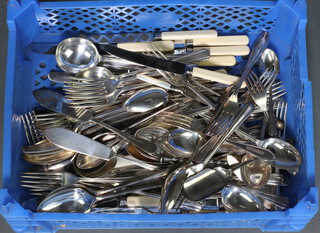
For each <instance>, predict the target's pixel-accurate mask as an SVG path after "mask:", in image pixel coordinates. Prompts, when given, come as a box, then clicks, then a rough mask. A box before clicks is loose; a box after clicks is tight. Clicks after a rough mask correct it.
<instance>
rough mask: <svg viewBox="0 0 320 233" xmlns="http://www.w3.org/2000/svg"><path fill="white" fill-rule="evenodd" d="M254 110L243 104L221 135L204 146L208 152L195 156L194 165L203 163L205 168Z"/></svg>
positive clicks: (249, 105)
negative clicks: (212, 143)
mask: <svg viewBox="0 0 320 233" xmlns="http://www.w3.org/2000/svg"><path fill="white" fill-rule="evenodd" d="M253 110H254V105H253V104H252V103H247V104H245V105H244V106H243V107H242V108H241V109H240V110H239V111H238V112H237V113H236V114H235V115H234V118H233V119H232V122H230V125H229V127H228V128H227V129H226V131H225V132H224V133H223V134H222V135H217V136H213V137H212V138H211V139H210V140H209V141H208V143H207V144H206V148H205V149H204V150H205V151H210V152H209V154H208V153H198V154H197V156H196V157H195V158H194V162H196V163H203V165H204V166H206V165H207V164H208V163H209V162H210V160H211V159H212V157H213V156H214V154H215V153H216V151H217V150H218V148H219V147H220V146H221V144H222V143H223V142H224V141H225V140H226V139H227V138H228V137H229V136H230V135H231V134H232V133H233V132H234V131H235V130H236V129H237V128H238V127H239V126H240V125H241V124H242V123H243V122H244V121H245V120H246V119H247V118H248V117H249V116H250V114H251V113H252V112H253ZM217 137H218V138H217ZM210 141H211V142H214V145H213V146H210V144H211V143H210Z"/></svg>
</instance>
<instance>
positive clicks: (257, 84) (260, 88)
mask: <svg viewBox="0 0 320 233" xmlns="http://www.w3.org/2000/svg"><path fill="white" fill-rule="evenodd" d="M252 76H253V77H254V84H255V87H256V89H257V92H261V91H263V84H262V83H261V81H260V77H258V75H257V74H256V73H255V72H253V71H252Z"/></svg>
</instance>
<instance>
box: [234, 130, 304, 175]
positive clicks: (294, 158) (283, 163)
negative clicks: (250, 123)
mask: <svg viewBox="0 0 320 233" xmlns="http://www.w3.org/2000/svg"><path fill="white" fill-rule="evenodd" d="M236 134H237V135H238V136H240V137H242V138H244V139H246V140H250V141H252V142H254V143H255V144H256V145H257V146H260V147H264V148H267V149H269V150H270V151H272V152H273V153H274V154H275V156H276V159H275V160H274V161H272V162H271V165H272V166H273V167H276V168H281V169H291V168H298V167H299V166H300V165H301V163H302V158H301V155H300V153H299V151H298V150H297V149H296V148H295V147H294V146H292V145H291V144H290V143H288V142H286V141H284V140H281V139H279V138H267V139H264V140H258V139H256V138H254V137H252V136H251V135H250V134H248V133H246V132H244V131H242V130H241V129H237V130H236Z"/></svg>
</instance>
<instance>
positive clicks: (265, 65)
mask: <svg viewBox="0 0 320 233" xmlns="http://www.w3.org/2000/svg"><path fill="white" fill-rule="evenodd" d="M266 69H269V70H273V71H277V72H278V73H279V72H280V63H279V59H278V56H277V54H276V53H275V52H274V51H273V50H272V49H265V50H264V52H263V53H262V55H261V57H260V61H259V70H260V72H261V73H263V72H264V71H265V70H266Z"/></svg>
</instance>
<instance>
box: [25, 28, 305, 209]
mask: <svg viewBox="0 0 320 233" xmlns="http://www.w3.org/2000/svg"><path fill="white" fill-rule="evenodd" d="M248 44H249V39H248V37H247V36H245V35H240V36H220V35H219V36H218V34H217V32H216V31H214V30H204V31H190V32H163V33H161V34H159V35H158V36H156V38H155V39H154V41H151V42H136V43H119V44H106V43H105V44H93V43H92V42H91V41H90V40H87V39H84V38H80V37H74V38H69V39H66V40H63V41H62V42H61V43H60V44H59V45H58V47H57V49H56V60H57V65H58V66H59V67H60V68H61V70H62V71H63V72H61V71H59V72H51V73H50V74H49V78H50V79H51V80H52V81H54V82H60V83H63V91H62V92H61V90H59V91H58V90H51V89H47V88H41V89H38V90H35V91H34V92H33V95H34V98H35V99H36V100H37V102H38V103H39V106H37V107H36V109H34V111H32V112H29V113H26V114H25V115H24V116H23V117H22V120H23V125H24V128H25V132H26V138H27V142H28V145H25V146H23V147H22V152H23V158H24V159H25V160H26V161H27V162H29V163H31V164H34V166H32V167H31V168H29V170H27V171H25V172H23V173H22V174H21V178H22V180H21V185H22V186H23V187H25V188H27V189H29V193H30V196H33V197H32V198H30V199H29V200H26V201H25V202H24V205H25V206H32V205H31V203H36V206H33V207H30V208H33V210H35V211H38V212H65V213H89V212H90V213H131V214H141V213H144V214H146V213H148V214H177V213H183V214H187V213H189V214H191V213H214V212H255V211H273V210H279V209H287V208H290V207H291V205H292V203H290V201H289V199H288V198H287V197H284V196H281V195H279V193H278V192H277V190H278V188H279V187H280V186H288V185H290V175H296V174H297V173H298V172H299V167H300V166H301V163H302V158H301V155H300V154H299V152H298V151H297V149H296V148H295V147H294V146H293V145H291V144H290V143H288V142H287V141H286V126H287V124H286V115H287V107H288V106H287V102H286V100H285V94H286V89H285V85H284V84H283V82H282V81H280V80H279V79H278V74H279V72H280V64H279V60H278V58H277V55H276V53H275V52H274V51H273V50H271V49H269V48H267V47H268V44H269V35H268V33H267V32H263V33H262V34H261V35H260V36H259V37H258V38H257V39H256V41H255V42H254V44H253V46H252V47H251V49H249V47H248ZM247 55H248V57H247V59H246V60H245V62H244V63H245V64H244V67H243V69H242V72H241V77H238V76H235V75H231V74H228V73H227V71H226V70H225V69H223V68H225V67H227V66H234V65H235V64H236V57H235V56H247Z"/></svg>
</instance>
